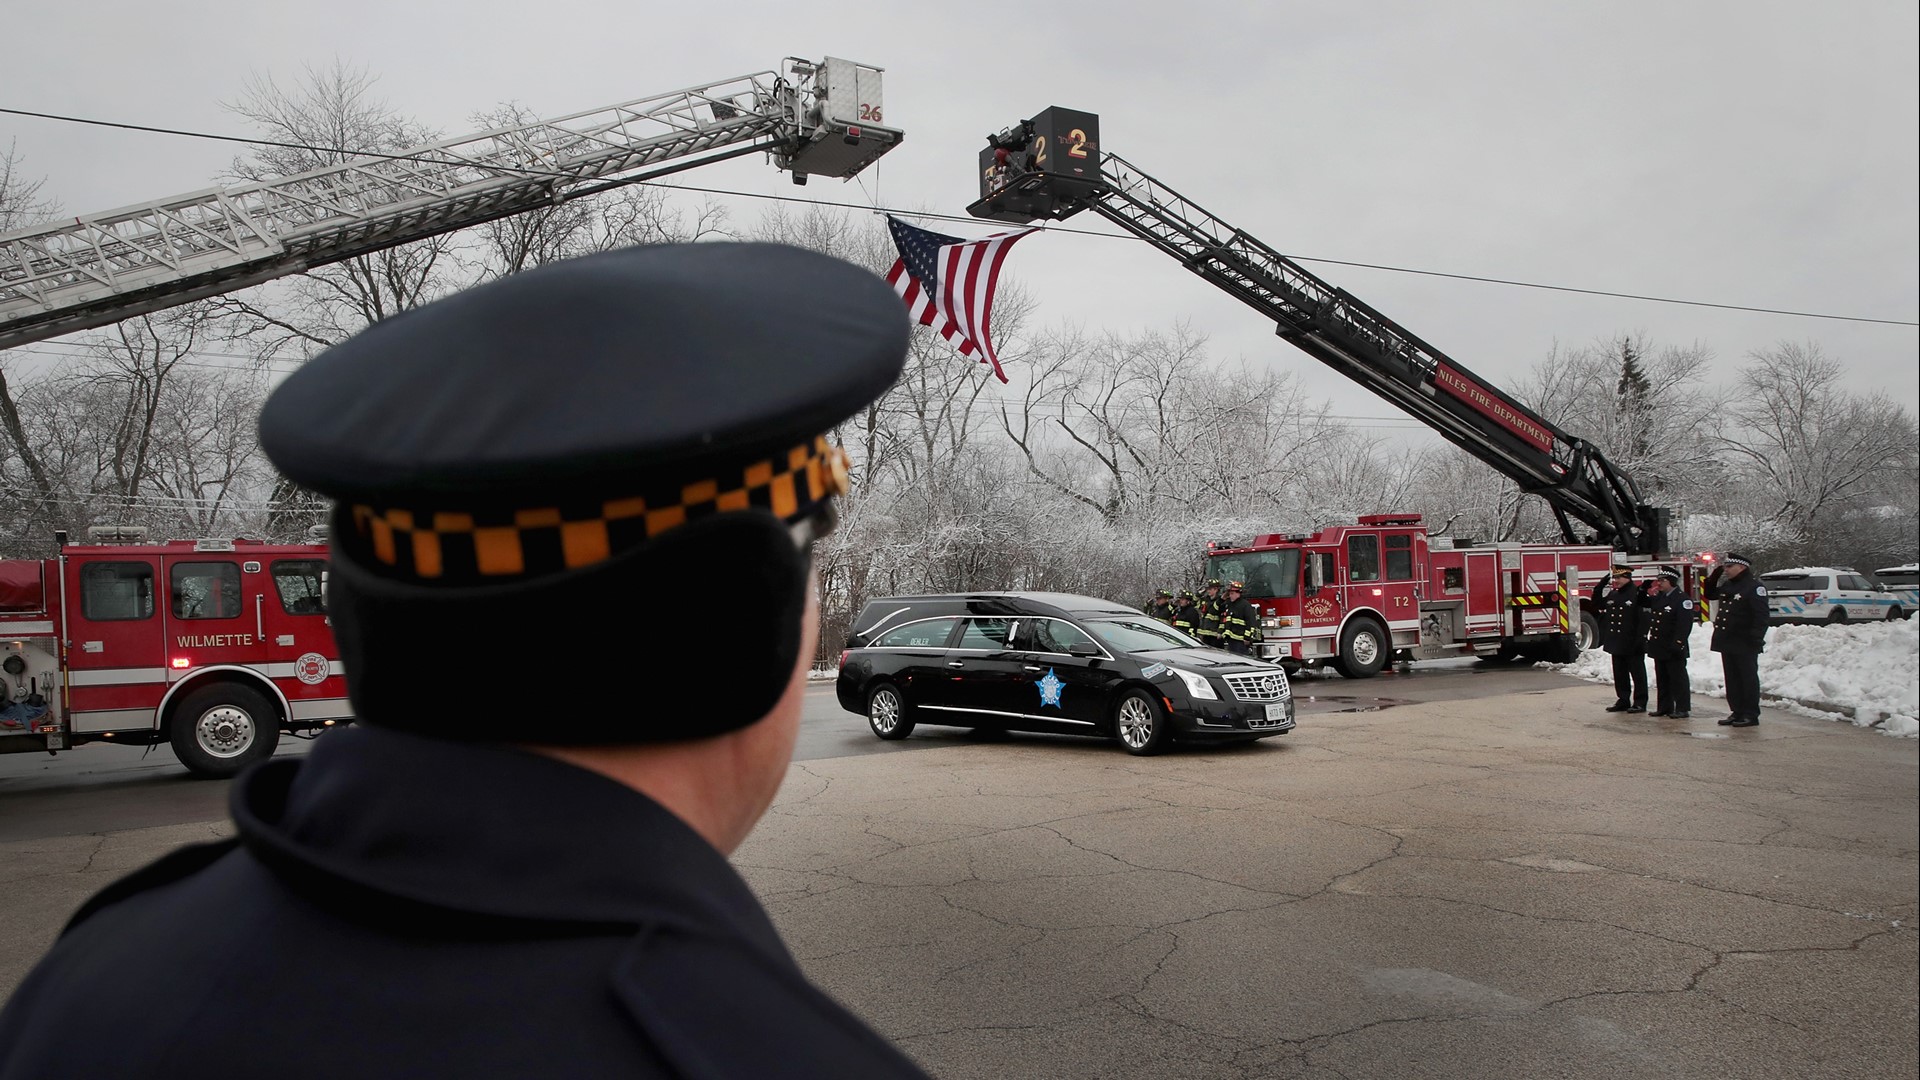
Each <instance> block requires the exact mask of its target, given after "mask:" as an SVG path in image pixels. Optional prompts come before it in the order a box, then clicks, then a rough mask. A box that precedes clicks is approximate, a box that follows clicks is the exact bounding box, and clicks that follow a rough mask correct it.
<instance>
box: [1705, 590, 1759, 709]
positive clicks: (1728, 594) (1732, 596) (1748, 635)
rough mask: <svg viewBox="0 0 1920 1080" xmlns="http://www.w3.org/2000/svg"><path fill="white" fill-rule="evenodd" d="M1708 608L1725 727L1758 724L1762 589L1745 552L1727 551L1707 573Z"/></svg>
mask: <svg viewBox="0 0 1920 1080" xmlns="http://www.w3.org/2000/svg"><path fill="white" fill-rule="evenodd" d="M1707 598H1708V599H1710V600H1713V601H1715V604H1714V609H1713V646H1712V647H1713V651H1714V652H1717V653H1719V654H1720V668H1721V671H1722V672H1724V673H1725V675H1726V678H1727V708H1728V709H1729V710H1731V711H1729V712H1728V713H1727V718H1726V719H1725V720H1722V721H1720V723H1721V724H1724V725H1726V726H1727V727H1754V726H1756V725H1758V724H1759V723H1760V654H1761V653H1763V652H1765V651H1767V622H1768V619H1769V614H1768V611H1767V588H1766V586H1764V585H1762V584H1760V582H1759V580H1758V579H1756V578H1755V577H1754V575H1753V564H1752V563H1750V562H1748V561H1747V557H1746V556H1745V555H1738V554H1735V553H1733V552H1728V553H1727V557H1726V558H1725V559H1724V560H1722V561H1721V563H1720V565H1718V566H1716V567H1714V568H1713V571H1712V572H1711V573H1709V574H1708V575H1707Z"/></svg>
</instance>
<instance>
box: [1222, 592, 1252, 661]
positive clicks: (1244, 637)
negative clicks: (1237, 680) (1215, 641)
mask: <svg viewBox="0 0 1920 1080" xmlns="http://www.w3.org/2000/svg"><path fill="white" fill-rule="evenodd" d="M1220 637H1221V639H1222V640H1223V641H1225V642H1226V647H1227V651H1228V652H1230V653H1238V654H1239V655H1241V656H1252V655H1253V646H1254V643H1255V642H1257V641H1259V640H1260V610H1259V609H1258V608H1256V607H1254V606H1253V601H1251V600H1248V599H1247V598H1245V597H1243V596H1241V595H1240V583H1239V582H1237V581H1230V582H1228V583H1227V595H1226V600H1225V601H1224V602H1223V603H1222V604H1221V606H1220Z"/></svg>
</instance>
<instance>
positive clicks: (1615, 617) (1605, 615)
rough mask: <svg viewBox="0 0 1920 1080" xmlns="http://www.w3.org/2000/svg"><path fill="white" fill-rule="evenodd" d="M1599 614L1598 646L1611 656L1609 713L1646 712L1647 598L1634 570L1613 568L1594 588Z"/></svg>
mask: <svg viewBox="0 0 1920 1080" xmlns="http://www.w3.org/2000/svg"><path fill="white" fill-rule="evenodd" d="M1593 602H1594V603H1595V604H1597V605H1599V608H1600V611H1599V614H1600V644H1601V645H1602V646H1603V647H1605V649H1606V650H1607V653H1608V655H1610V656H1612V657H1613V695H1614V702H1613V704H1611V705H1609V706H1607V711H1608V712H1627V713H1640V712H1646V711H1647V620H1646V613H1647V609H1646V597H1645V596H1644V595H1642V593H1641V592H1640V587H1639V586H1638V585H1635V584H1634V583H1633V568H1632V567H1630V566H1616V567H1614V568H1613V575H1612V576H1611V577H1609V578H1608V579H1607V580H1606V581H1603V582H1601V583H1600V584H1598V585H1595V586H1594V587H1593Z"/></svg>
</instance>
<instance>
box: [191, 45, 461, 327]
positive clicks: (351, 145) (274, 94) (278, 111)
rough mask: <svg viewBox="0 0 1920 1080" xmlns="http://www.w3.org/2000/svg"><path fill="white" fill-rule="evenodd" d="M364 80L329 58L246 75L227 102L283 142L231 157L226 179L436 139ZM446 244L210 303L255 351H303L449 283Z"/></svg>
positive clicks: (434, 242) (293, 170) (291, 170)
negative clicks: (280, 76)
mask: <svg viewBox="0 0 1920 1080" xmlns="http://www.w3.org/2000/svg"><path fill="white" fill-rule="evenodd" d="M374 81H375V80H374V78H373V76H371V75H369V74H368V73H367V72H366V70H365V69H362V68H353V67H349V66H347V65H345V64H342V63H339V62H336V63H335V64H334V65H333V66H332V67H328V68H308V69H307V71H306V75H305V78H303V79H302V80H301V82H300V83H299V84H297V85H295V86H293V87H283V86H281V85H280V84H279V83H278V82H276V81H275V80H274V79H273V78H272V77H271V76H256V77H254V78H253V79H252V80H251V81H250V82H249V83H248V84H247V88H246V92H245V93H244V94H243V95H242V96H241V97H240V99H239V100H238V101H235V102H231V103H229V104H228V105H227V108H229V109H230V110H232V111H233V112H235V113H237V114H239V115H240V116H242V117H244V118H245V119H247V120H248V121H250V122H251V123H252V124H253V126H254V127H255V128H256V129H257V130H259V131H260V133H261V134H262V135H263V136H264V137H265V138H267V139H270V140H273V141H274V142H276V143H282V144H288V145H275V146H258V147H255V148H254V149H253V150H252V151H250V152H249V153H248V154H247V156H245V157H242V158H238V159H236V160H235V161H234V162H233V165H232V167H231V176H232V178H234V179H240V180H264V179H268V178H271V177H281V176H292V175H296V174H298V173H303V172H307V171H310V170H313V169H319V168H325V167H327V166H332V165H339V164H343V163H346V162H350V161H353V160H354V159H355V158H356V157H357V156H358V155H359V153H361V152H364V151H376V152H379V153H395V152H398V151H401V150H405V149H407V148H409V147H412V146H416V145H418V144H420V143H424V142H430V141H432V140H433V139H434V138H435V137H436V133H435V132H434V131H432V130H431V129H429V128H427V127H426V126H425V125H423V124H421V123H420V122H419V121H417V120H414V119H412V118H410V117H407V116H404V115H402V114H401V113H399V112H397V111H395V110H394V109H393V108H392V107H390V106H389V105H388V104H387V103H386V102H385V101H382V100H380V99H378V98H376V97H375V96H374V95H373V92H372V91H373V84H374ZM453 244H454V241H453V238H452V237H451V236H447V235H442V236H436V237H431V238H429V239H426V240H419V241H415V242H413V243H410V244H401V245H398V246H396V247H389V248H384V249H382V250H380V251H376V252H374V253H372V254H370V255H359V256H355V257H354V258H351V259H347V260H345V261H343V262H338V263H333V264H330V265H328V266H323V267H318V268H316V269H313V270H309V271H307V272H306V273H304V274H301V275H299V276H297V277H294V278H291V279H287V280H285V281H281V282H277V283H270V284H268V285H264V286H260V287H259V288H256V289H250V290H247V291H245V292H241V293H235V294H231V295H229V296H224V297H221V298H219V299H217V300H215V301H214V302H213V303H214V305H215V308H216V310H218V311H219V312H220V313H221V314H222V315H223V316H225V317H226V319H227V320H228V335H229V337H230V338H232V339H234V340H246V341H249V342H251V343H253V344H254V346H255V347H256V348H258V349H259V351H260V352H261V354H262V355H263V356H274V355H278V354H280V353H281V352H283V351H292V352H294V353H297V354H300V355H310V354H311V353H313V352H316V351H318V350H320V349H323V348H325V347H327V346H329V345H332V344H334V343H335V342H338V341H341V340H343V339H345V338H347V337H350V336H351V335H353V334H354V333H356V332H358V331H360V330H361V329H364V328H365V327H368V326H371V325H373V324H374V323H376V322H379V321H380V320H382V319H385V318H388V317H390V316H393V315H397V314H399V313H400V312H402V311H407V310H410V309H412V308H415V307H419V306H420V305H421V304H424V303H426V302H427V301H429V300H431V299H433V298H434V297H436V296H438V295H440V294H441V293H442V292H445V291H447V290H448V289H450V288H452V287H453V286H454V282H453V281H451V280H449V277H448V275H449V274H450V273H451V272H452V271H453V269H454V268H453V267H451V266H450V265H449V264H450V263H451V260H450V259H449V258H448V255H449V253H450V252H451V250H452V248H453Z"/></svg>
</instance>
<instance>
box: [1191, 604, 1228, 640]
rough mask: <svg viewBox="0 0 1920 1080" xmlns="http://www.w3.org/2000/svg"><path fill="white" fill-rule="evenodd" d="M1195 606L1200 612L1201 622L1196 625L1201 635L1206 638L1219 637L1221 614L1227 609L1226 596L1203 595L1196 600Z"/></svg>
mask: <svg viewBox="0 0 1920 1080" xmlns="http://www.w3.org/2000/svg"><path fill="white" fill-rule="evenodd" d="M1194 607H1195V609H1196V610H1198V611H1199V613H1200V619H1199V623H1198V624H1197V625H1196V626H1195V629H1196V630H1198V631H1199V633H1200V636H1202V637H1205V638H1216V637H1219V636H1220V633H1221V628H1220V616H1221V615H1222V614H1224V613H1225V611H1226V607H1227V598H1226V597H1224V596H1203V597H1201V598H1200V599H1198V600H1196V601H1194Z"/></svg>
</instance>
